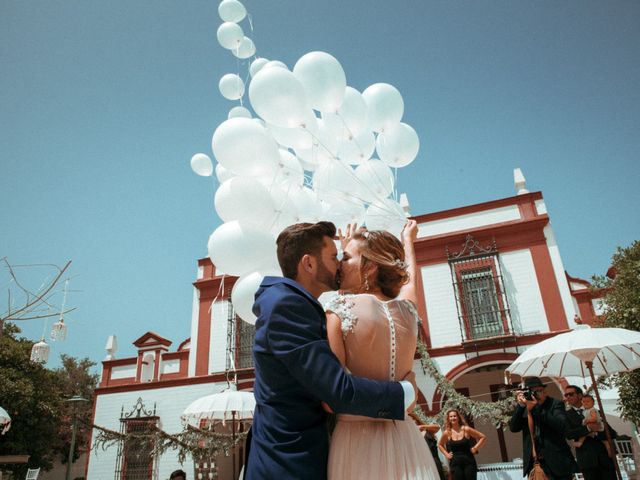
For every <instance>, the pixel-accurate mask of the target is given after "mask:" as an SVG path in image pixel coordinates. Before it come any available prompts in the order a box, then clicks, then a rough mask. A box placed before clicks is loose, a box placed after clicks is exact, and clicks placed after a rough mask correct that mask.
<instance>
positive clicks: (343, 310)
mask: <svg viewBox="0 0 640 480" xmlns="http://www.w3.org/2000/svg"><path fill="white" fill-rule="evenodd" d="M359 297H360V295H354V294H351V293H346V292H343V291H338V292H335V293H334V295H332V296H331V298H329V299H328V300H327V301H326V302H325V303H324V310H325V311H326V312H331V313H334V314H336V315H337V316H338V318H340V323H341V328H342V334H343V336H346V335H347V333H353V329H354V328H355V326H356V323H358V317H357V315H356V314H355V313H354V311H353V310H354V307H355V306H356V304H357V303H358V302H359V301H360V298H359Z"/></svg>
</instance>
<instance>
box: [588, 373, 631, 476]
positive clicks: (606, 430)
mask: <svg viewBox="0 0 640 480" xmlns="http://www.w3.org/2000/svg"><path fill="white" fill-rule="evenodd" d="M584 363H585V364H586V366H587V370H589V375H590V376H591V384H592V385H593V391H594V393H595V394H596V400H597V401H598V408H599V409H600V415H601V416H602V421H603V423H604V433H605V434H606V436H607V442H609V447H610V449H611V454H612V455H613V458H612V459H611V461H612V462H613V466H614V467H615V469H616V476H617V478H618V479H622V475H621V474H620V465H618V459H617V457H616V447H615V445H614V444H613V439H612V438H611V432H610V431H609V424H608V423H607V417H606V415H605V413H604V408H602V401H601V400H600V392H598V384H597V383H596V378H595V376H594V375H593V362H584Z"/></svg>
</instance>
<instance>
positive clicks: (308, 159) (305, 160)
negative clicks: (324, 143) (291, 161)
mask: <svg viewBox="0 0 640 480" xmlns="http://www.w3.org/2000/svg"><path fill="white" fill-rule="evenodd" d="M295 150H296V155H297V156H298V160H300V164H301V165H302V168H303V169H304V170H306V171H308V172H314V171H316V170H317V169H318V168H319V167H320V166H321V165H324V164H325V163H328V162H331V161H333V160H334V158H333V155H332V154H331V153H329V152H328V151H327V150H325V149H324V148H323V147H320V146H318V145H313V146H312V147H311V148H296V149H295Z"/></svg>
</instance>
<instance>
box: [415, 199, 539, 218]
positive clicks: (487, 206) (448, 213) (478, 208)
mask: <svg viewBox="0 0 640 480" xmlns="http://www.w3.org/2000/svg"><path fill="white" fill-rule="evenodd" d="M541 199H542V192H531V193H526V194H524V195H516V196H513V197H507V198H501V199H499V200H491V201H489V202H483V203H476V204H474V205H466V206H464V207H457V208H451V209H449V210H442V211H440V212H433V213H426V214H424V215H418V216H416V217H413V219H414V220H416V221H417V222H418V223H425V222H431V221H433V220H441V219H443V218H451V217H458V216H462V215H468V214H469V213H477V212H483V211H485V210H493V209H495V208H500V207H507V206H509V205H521V204H525V203H534V205H535V201H536V200H541Z"/></svg>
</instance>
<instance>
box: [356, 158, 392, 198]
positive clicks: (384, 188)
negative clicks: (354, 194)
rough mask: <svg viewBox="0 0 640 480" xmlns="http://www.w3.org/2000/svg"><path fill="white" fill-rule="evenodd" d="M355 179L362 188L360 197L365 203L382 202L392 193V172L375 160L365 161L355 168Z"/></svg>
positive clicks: (382, 163)
mask: <svg viewBox="0 0 640 480" xmlns="http://www.w3.org/2000/svg"><path fill="white" fill-rule="evenodd" d="M356 177H358V180H360V184H361V185H362V186H363V188H362V190H361V194H362V197H363V198H364V200H366V201H367V202H373V201H375V200H382V199H384V198H387V197H388V196H389V195H391V193H392V192H393V185H394V179H393V172H392V171H391V169H390V168H389V167H388V166H387V164H385V163H384V162H382V161H380V160H378V159H377V158H372V159H371V160H367V161H366V162H364V163H363V164H361V165H358V166H357V167H356Z"/></svg>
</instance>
